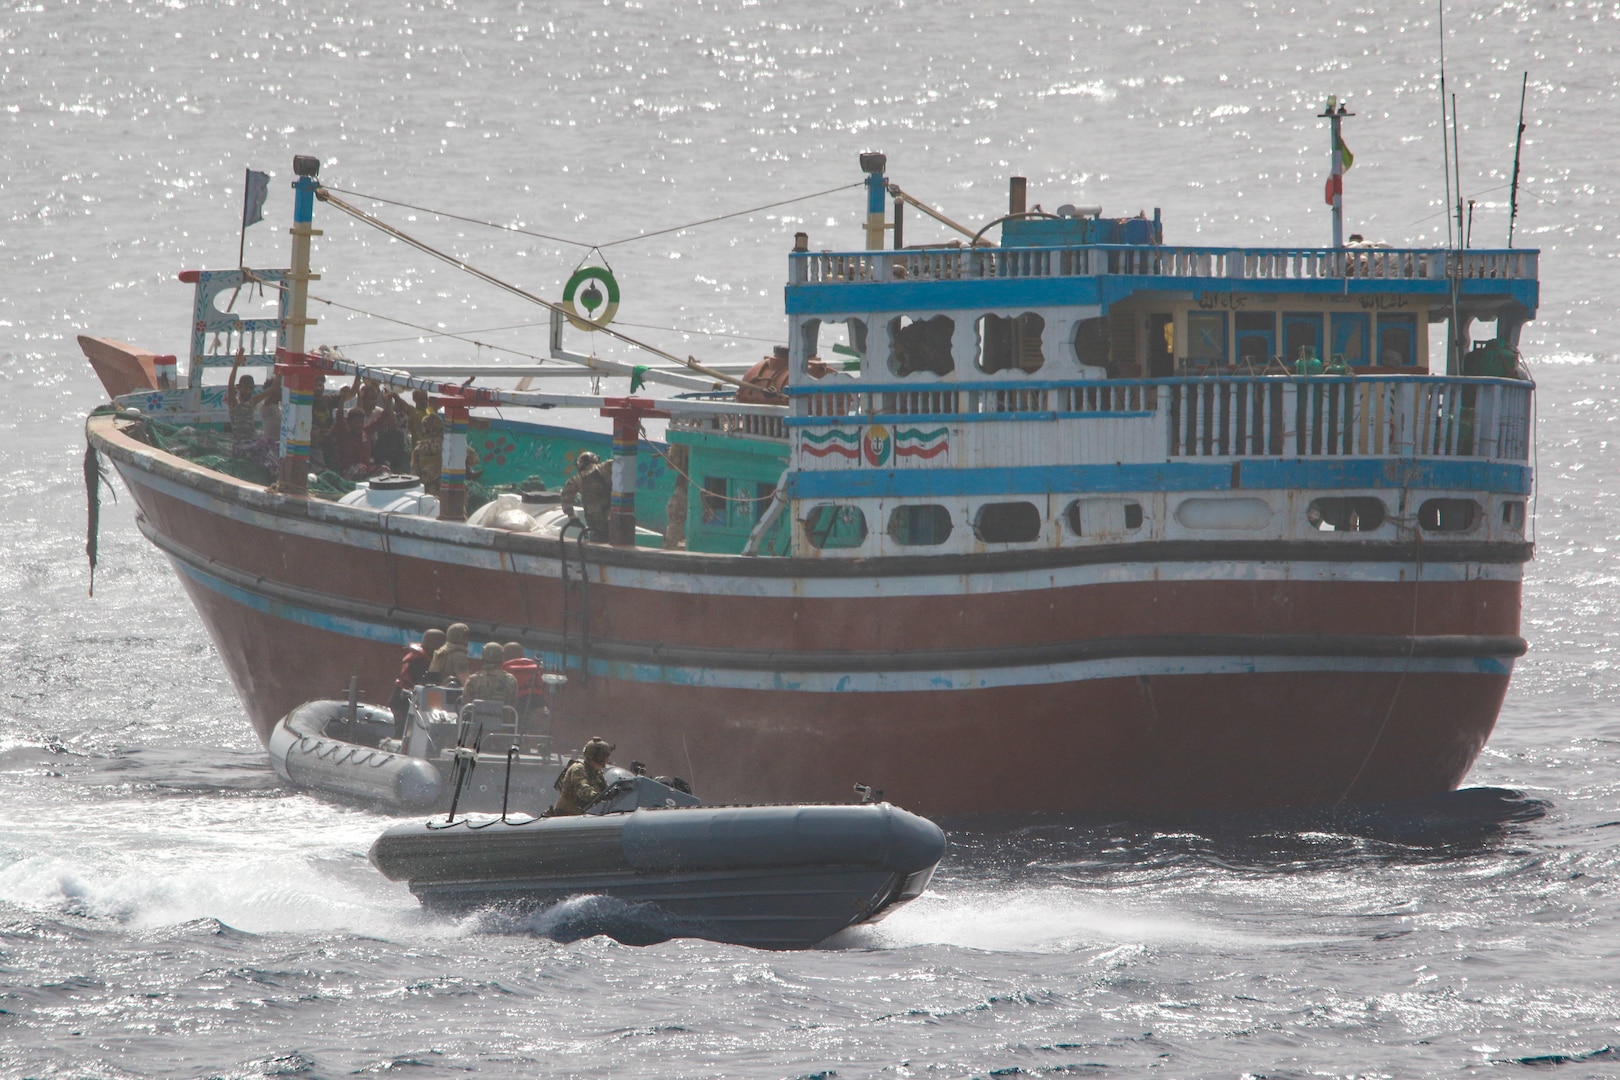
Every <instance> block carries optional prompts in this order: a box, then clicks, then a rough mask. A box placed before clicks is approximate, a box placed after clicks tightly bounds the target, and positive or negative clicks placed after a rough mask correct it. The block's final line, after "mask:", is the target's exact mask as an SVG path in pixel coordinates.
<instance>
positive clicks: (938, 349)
mask: <svg viewBox="0 0 1620 1080" xmlns="http://www.w3.org/2000/svg"><path fill="white" fill-rule="evenodd" d="M955 334H956V322H955V320H953V319H951V318H950V317H949V316H947V315H935V316H934V317H933V318H931V319H913V318H912V317H911V316H909V315H896V316H895V317H894V318H892V319H890V320H889V343H890V350H889V370H890V371H892V372H893V373H894V374H895V375H899V376H906V375H913V374H916V373H917V372H919V371H926V372H930V373H932V374H934V375H949V374H950V373H951V372H953V371H955V370H956V361H955V360H954V359H953V358H952V357H951V338H952V337H954V336H955Z"/></svg>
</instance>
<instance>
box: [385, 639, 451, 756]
mask: <svg viewBox="0 0 1620 1080" xmlns="http://www.w3.org/2000/svg"><path fill="white" fill-rule="evenodd" d="M443 645H444V631H443V630H428V631H426V632H425V633H423V635H422V640H421V641H413V642H411V643H410V645H408V646H406V648H405V655H403V656H401V657H400V658H399V674H398V675H397V676H396V677H395V678H394V696H393V697H392V698H390V699H389V701H388V707H389V708H390V709H392V710H393V711H394V738H396V739H403V738H404V737H405V718H406V717H407V716H408V715H409V714H410V711H411V692H412V691H413V690H415V689H416V688H417V687H418V686H421V685H422V684H423V683H425V682H427V681H428V668H429V667H430V666H431V665H432V663H433V654H434V653H435V652H438V650H439V648H440V647H441V646H443Z"/></svg>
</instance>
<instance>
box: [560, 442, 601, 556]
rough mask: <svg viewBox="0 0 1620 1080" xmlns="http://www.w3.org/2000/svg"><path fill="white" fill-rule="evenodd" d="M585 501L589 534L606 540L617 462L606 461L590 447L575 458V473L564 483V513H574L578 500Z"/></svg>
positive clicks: (595, 539) (591, 537)
mask: <svg viewBox="0 0 1620 1080" xmlns="http://www.w3.org/2000/svg"><path fill="white" fill-rule="evenodd" d="M575 499H579V500H580V501H581V502H583V503H584V504H585V538H586V539H587V540H594V541H596V542H597V543H606V542H607V538H608V508H609V507H610V506H612V505H613V463H612V462H611V461H603V460H602V459H600V458H598V457H597V456H596V455H595V454H593V453H591V452H590V451H589V450H582V451H580V455H579V456H578V457H577V458H575V459H574V475H573V476H571V477H569V478H568V483H566V484H564V485H563V489H562V498H561V505H562V509H563V513H565V514H567V515H568V516H569V518H573V516H574V500H575Z"/></svg>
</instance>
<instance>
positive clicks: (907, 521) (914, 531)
mask: <svg viewBox="0 0 1620 1080" xmlns="http://www.w3.org/2000/svg"><path fill="white" fill-rule="evenodd" d="M888 534H889V539H891V540H893V541H894V542H895V543H897V544H905V545H907V546H916V547H935V546H937V545H939V544H943V543H944V542H945V541H947V540H949V539H950V538H951V512H950V511H949V510H947V509H945V508H944V507H943V506H937V505H934V504H924V505H922V506H897V507H895V508H894V509H893V510H891V511H890V512H889V528H888Z"/></svg>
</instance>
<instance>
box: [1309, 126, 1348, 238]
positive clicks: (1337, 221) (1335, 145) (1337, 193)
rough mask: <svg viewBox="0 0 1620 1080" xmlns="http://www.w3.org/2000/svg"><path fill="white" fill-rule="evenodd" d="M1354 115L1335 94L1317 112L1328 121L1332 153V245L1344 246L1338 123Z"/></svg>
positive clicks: (1342, 184)
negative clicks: (1320, 110)
mask: <svg viewBox="0 0 1620 1080" xmlns="http://www.w3.org/2000/svg"><path fill="white" fill-rule="evenodd" d="M1354 115H1356V114H1355V113H1353V112H1350V111H1349V110H1348V109H1347V108H1345V106H1344V104H1343V103H1341V102H1340V101H1339V99H1338V97H1337V96H1333V95H1330V96H1329V97H1328V99H1327V106H1326V107H1325V108H1324V109H1323V110H1322V112H1320V113H1318V114H1317V117H1318V118H1319V119H1325V120H1327V122H1328V138H1329V139H1330V143H1329V149H1330V153H1331V154H1332V161H1333V169H1332V173H1331V174H1330V175H1329V178H1328V191H1330V192H1332V194H1333V198H1332V199H1330V200H1329V203H1330V205H1331V206H1332V207H1333V246H1334V247H1335V248H1342V247H1344V150H1343V142H1342V140H1341V138H1340V135H1339V125H1340V123H1342V122H1343V120H1344V118H1345V117H1347V116H1354Z"/></svg>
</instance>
